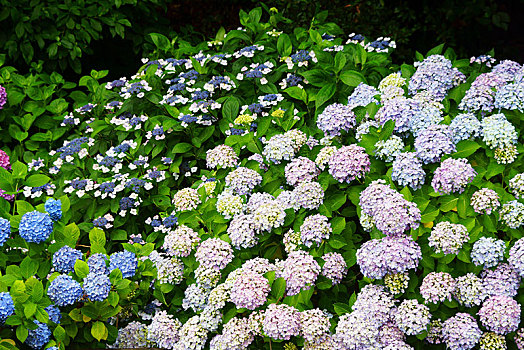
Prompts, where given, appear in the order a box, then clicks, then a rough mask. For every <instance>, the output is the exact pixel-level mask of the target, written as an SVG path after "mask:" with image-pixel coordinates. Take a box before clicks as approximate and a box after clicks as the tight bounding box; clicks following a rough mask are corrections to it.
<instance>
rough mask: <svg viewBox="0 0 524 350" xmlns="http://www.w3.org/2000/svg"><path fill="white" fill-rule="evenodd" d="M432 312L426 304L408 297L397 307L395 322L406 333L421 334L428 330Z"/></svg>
mask: <svg viewBox="0 0 524 350" xmlns="http://www.w3.org/2000/svg"><path fill="white" fill-rule="evenodd" d="M430 320H431V314H430V313H429V308H428V307H427V306H426V305H423V304H419V302H418V301H417V300H416V299H406V300H404V301H402V303H401V304H400V305H399V306H398V307H397V310H396V312H395V322H396V323H397V326H398V328H400V330H401V331H403V332H404V333H405V334H406V335H415V334H420V333H422V332H424V331H425V330H427V328H428V325H429V321H430Z"/></svg>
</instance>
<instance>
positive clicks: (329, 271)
mask: <svg viewBox="0 0 524 350" xmlns="http://www.w3.org/2000/svg"><path fill="white" fill-rule="evenodd" d="M322 260H324V265H323V266H322V276H324V277H326V278H329V279H330V280H331V281H332V283H333V285H335V284H339V283H340V282H341V281H342V279H343V278H344V277H345V276H346V274H347V271H348V269H347V264H346V261H345V260H344V257H343V256H342V255H341V254H340V253H336V252H330V253H326V254H324V255H323V256H322Z"/></svg>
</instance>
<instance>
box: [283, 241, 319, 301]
mask: <svg viewBox="0 0 524 350" xmlns="http://www.w3.org/2000/svg"><path fill="white" fill-rule="evenodd" d="M281 264H282V265H281V267H282V270H281V271H277V275H278V277H283V278H284V279H285V280H286V292H287V295H296V294H298V293H300V291H301V290H308V289H310V288H311V287H312V286H313V285H314V284H315V281H316V280H317V276H318V275H319V274H320V265H319V264H318V263H317V262H316V260H315V259H314V258H313V256H311V255H310V254H309V253H308V252H305V251H303V250H297V251H293V252H291V253H289V255H288V257H287V259H286V260H284V261H282V262H281Z"/></svg>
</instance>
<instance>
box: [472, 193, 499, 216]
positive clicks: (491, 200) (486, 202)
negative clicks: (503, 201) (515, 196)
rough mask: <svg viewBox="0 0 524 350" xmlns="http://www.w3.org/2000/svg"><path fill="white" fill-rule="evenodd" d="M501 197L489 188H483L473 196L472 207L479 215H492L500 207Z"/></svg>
mask: <svg viewBox="0 0 524 350" xmlns="http://www.w3.org/2000/svg"><path fill="white" fill-rule="evenodd" d="M499 200H500V197H499V195H498V194H497V192H495V191H493V190H491V189H489V188H481V189H480V190H478V191H476V192H475V193H473V195H472V196H471V202H470V204H471V206H472V207H473V210H475V212H476V213H478V214H487V215H489V214H491V213H492V212H493V211H494V210H496V209H497V208H498V207H500V202H499Z"/></svg>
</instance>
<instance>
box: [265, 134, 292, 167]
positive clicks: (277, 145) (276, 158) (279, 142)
mask: <svg viewBox="0 0 524 350" xmlns="http://www.w3.org/2000/svg"><path fill="white" fill-rule="evenodd" d="M264 143H265V145H264V149H263V150H262V155H263V156H264V158H266V159H267V160H268V161H270V162H272V163H274V164H280V163H281V162H282V160H291V159H292V158H293V157H294V156H295V152H296V151H295V144H294V142H293V139H292V138H291V137H290V136H289V135H287V134H277V135H275V136H273V137H271V138H270V139H269V140H268V141H266V142H264Z"/></svg>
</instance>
